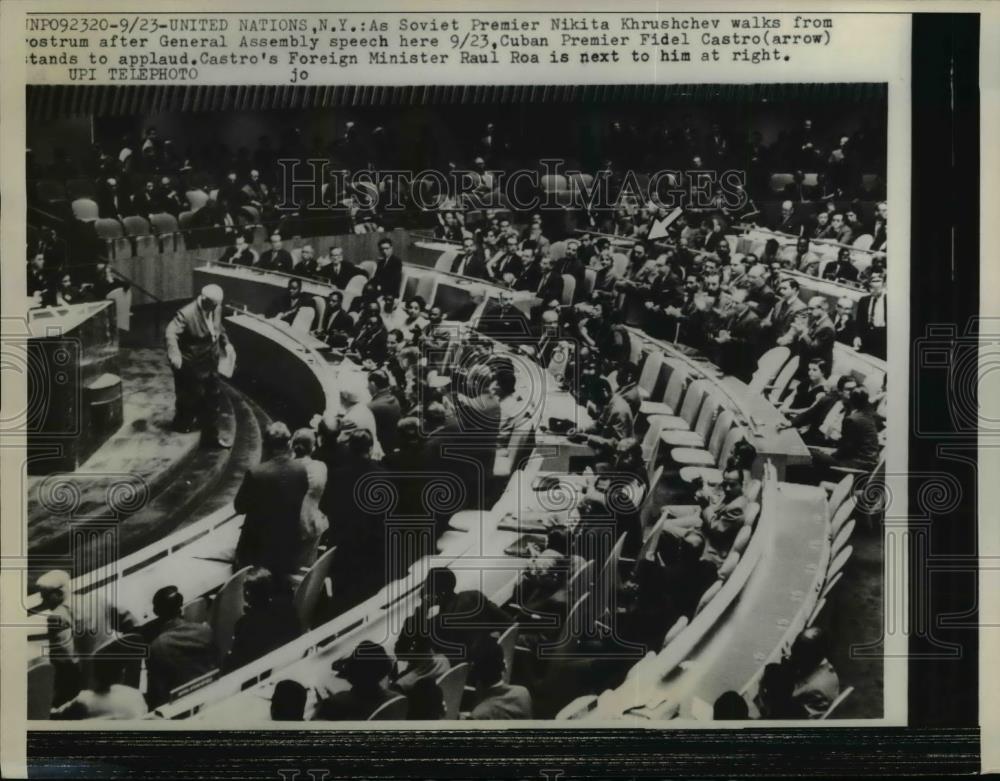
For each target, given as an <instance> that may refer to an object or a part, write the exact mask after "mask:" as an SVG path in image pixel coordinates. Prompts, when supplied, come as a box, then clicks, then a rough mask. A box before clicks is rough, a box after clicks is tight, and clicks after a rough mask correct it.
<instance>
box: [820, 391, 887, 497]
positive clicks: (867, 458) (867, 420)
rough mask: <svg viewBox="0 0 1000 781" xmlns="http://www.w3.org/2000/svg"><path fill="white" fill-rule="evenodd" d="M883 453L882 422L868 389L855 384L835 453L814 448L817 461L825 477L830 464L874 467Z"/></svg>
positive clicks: (861, 467)
mask: <svg viewBox="0 0 1000 781" xmlns="http://www.w3.org/2000/svg"><path fill="white" fill-rule="evenodd" d="M878 456H879V442H878V425H877V424H876V422H875V415H874V413H873V412H872V408H871V403H870V402H869V399H868V391H867V390H865V389H864V388H858V387H855V388H853V389H852V390H851V391H850V394H849V396H848V402H847V414H846V415H845V417H844V421H843V424H842V426H841V433H840V440H839V441H838V443H837V447H836V449H835V450H834V451H833V452H832V453H827V452H826V451H822V450H818V451H815V450H814V451H813V463H815V464H816V467H817V468H818V469H819V470H820V473H821V476H822V477H823V478H827V479H828V478H829V477H830V475H829V474H828V472H829V470H830V467H834V466H842V467H847V468H849V469H864V470H871V469H874V468H875V464H876V463H877V462H878Z"/></svg>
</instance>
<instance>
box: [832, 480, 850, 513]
mask: <svg viewBox="0 0 1000 781" xmlns="http://www.w3.org/2000/svg"><path fill="white" fill-rule="evenodd" d="M853 485H854V475H847V476H846V477H845V478H844V479H843V480H841V481H840V482H839V483H837V485H836V486H834V489H833V491H831V493H830V498H829V499H828V500H827V503H826V506H827V507H828V508H829V509H830V515H831V516H835V515H836V514H837V510H839V509H840V505H842V504H843V503H844V500H845V499H847V497H848V496H850V494H851V487H852V486H853Z"/></svg>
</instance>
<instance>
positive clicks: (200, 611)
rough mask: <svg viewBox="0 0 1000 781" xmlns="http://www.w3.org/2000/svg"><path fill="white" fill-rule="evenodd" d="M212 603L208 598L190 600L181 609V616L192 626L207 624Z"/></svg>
mask: <svg viewBox="0 0 1000 781" xmlns="http://www.w3.org/2000/svg"><path fill="white" fill-rule="evenodd" d="M211 604H212V601H211V600H210V599H209V598H208V597H198V598H197V599H192V600H191V601H190V602H188V603H187V604H186V605H184V607H183V608H181V616H182V617H183V618H184V620H185V621H190V622H191V623H193V624H207V623H208V619H209V613H210V608H211Z"/></svg>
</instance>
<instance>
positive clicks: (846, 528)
mask: <svg viewBox="0 0 1000 781" xmlns="http://www.w3.org/2000/svg"><path fill="white" fill-rule="evenodd" d="M856 523H857V521H855V520H854V519H853V518H852V519H851V520H849V521H848V522H847V523H845V524H844V525H843V526H842V527H841V529H840V531H839V532H837V536H836V537H834V538H833V543H832V544H831V545H830V555H831V556H834V557H836V556H837V554H838V553H840V552H841V551H842V550H843V549H844V547H845V546H846V545H847V541H848V540H849V539H851V535H852V534H854V526H855V524H856Z"/></svg>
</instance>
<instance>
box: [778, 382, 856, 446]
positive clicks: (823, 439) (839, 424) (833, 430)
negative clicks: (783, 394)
mask: <svg viewBox="0 0 1000 781" xmlns="http://www.w3.org/2000/svg"><path fill="white" fill-rule="evenodd" d="M857 387H858V381H857V380H855V379H854V377H852V376H851V375H850V374H845V375H843V376H842V377H841V378H840V379H839V380H837V392H836V393H827V394H825V395H822V396H820V397H819V398H818V400H817V401H816V403H815V404H813V405H812V406H811V407H809V409H807V410H805V411H803V412H800V413H798V414H797V415H794V416H793V417H792V418H791V419H790V420H789V422H788V424H787V425H788V426H794V427H795V428H797V429H798V430H799V433H800V434H801V435H802V439H803V441H804V442H805V443H806V444H809V445H818V446H821V447H831V446H835V445H836V444H837V443H838V442H839V441H840V438H841V436H842V434H843V423H844V419H845V418H846V416H847V412H848V400H849V399H850V397H851V393H852V392H853V391H854V390H855V389H856V388H857Z"/></svg>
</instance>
